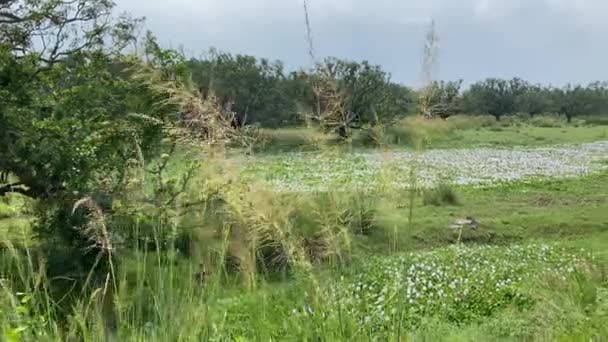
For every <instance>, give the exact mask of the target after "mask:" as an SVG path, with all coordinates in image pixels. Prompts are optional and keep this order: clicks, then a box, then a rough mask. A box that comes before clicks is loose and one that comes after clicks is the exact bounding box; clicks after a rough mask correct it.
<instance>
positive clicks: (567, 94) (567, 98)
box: [553, 85, 592, 122]
mask: <svg viewBox="0 0 608 342" xmlns="http://www.w3.org/2000/svg"><path fill="white" fill-rule="evenodd" d="M553 96H554V101H555V104H556V108H557V112H558V113H559V114H562V115H564V116H565V117H566V119H567V120H568V122H572V118H573V117H574V116H575V115H581V114H587V113H588V111H589V110H591V109H592V103H591V98H590V94H589V91H588V90H587V89H585V88H584V87H582V86H580V85H577V86H572V85H567V86H565V87H564V88H562V89H555V90H554V91H553Z"/></svg>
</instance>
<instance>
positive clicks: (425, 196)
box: [422, 183, 459, 206]
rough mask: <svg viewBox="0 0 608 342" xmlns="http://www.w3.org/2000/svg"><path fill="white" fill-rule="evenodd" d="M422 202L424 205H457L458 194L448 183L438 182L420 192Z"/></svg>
mask: <svg viewBox="0 0 608 342" xmlns="http://www.w3.org/2000/svg"><path fill="white" fill-rule="evenodd" d="M422 202H423V203H424V205H434V206H441V205H457V204H458V203H459V200H458V196H457V195H456V193H455V192H454V189H453V188H452V186H451V185H450V184H447V183H440V184H439V185H437V187H435V188H432V189H425V190H423V192H422Z"/></svg>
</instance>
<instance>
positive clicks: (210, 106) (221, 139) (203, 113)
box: [134, 63, 239, 148]
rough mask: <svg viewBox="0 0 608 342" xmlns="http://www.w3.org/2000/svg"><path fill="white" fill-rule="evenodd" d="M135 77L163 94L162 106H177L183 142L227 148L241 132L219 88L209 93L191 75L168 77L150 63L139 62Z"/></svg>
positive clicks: (160, 94) (177, 119)
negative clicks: (220, 99)
mask: <svg viewBox="0 0 608 342" xmlns="http://www.w3.org/2000/svg"><path fill="white" fill-rule="evenodd" d="M134 75H135V76H134V77H135V78H137V79H140V80H141V81H142V83H143V84H145V85H146V86H148V87H149V88H150V89H152V90H153V91H155V92H156V93H158V94H159V97H161V99H162V100H160V101H159V103H158V105H159V106H170V107H174V108H176V112H177V113H176V114H177V118H176V121H177V122H178V125H177V128H180V129H179V132H180V136H181V140H182V142H185V143H192V142H196V143H197V144H200V143H201V142H204V143H205V144H207V145H208V146H212V147H219V148H223V147H225V146H226V144H228V143H229V142H230V141H232V140H234V139H236V138H237V137H238V136H239V132H238V131H237V130H236V129H235V128H233V127H232V125H231V124H232V122H233V121H234V113H229V112H227V111H225V110H224V109H223V108H222V106H221V104H220V102H219V99H218V97H217V96H216V95H215V92H214V91H213V90H211V91H210V92H209V93H208V94H207V96H206V97H205V96H203V94H202V93H201V92H200V91H199V90H198V89H196V87H194V85H193V83H192V80H191V78H189V77H177V76H172V77H166V76H165V75H163V74H162V73H161V72H160V71H159V70H157V69H155V68H153V67H151V66H150V65H146V64H142V63H138V64H136V66H135V72H134Z"/></svg>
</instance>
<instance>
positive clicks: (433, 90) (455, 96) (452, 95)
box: [418, 80, 462, 119]
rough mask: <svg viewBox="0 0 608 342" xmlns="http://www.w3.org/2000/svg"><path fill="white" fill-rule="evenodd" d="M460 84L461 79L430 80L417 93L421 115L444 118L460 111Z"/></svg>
mask: <svg viewBox="0 0 608 342" xmlns="http://www.w3.org/2000/svg"><path fill="white" fill-rule="evenodd" d="M461 86H462V80H459V81H449V82H445V81H439V82H437V81H434V82H431V83H430V84H429V85H428V86H427V87H425V88H424V89H422V90H421V92H420V95H419V104H418V105H419V107H420V112H421V113H422V115H424V116H426V117H431V118H432V117H440V118H442V119H446V118H448V117H450V116H452V115H455V114H457V113H458V112H460V110H461V108H460V102H461V101H460V87H461Z"/></svg>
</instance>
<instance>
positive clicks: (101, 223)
mask: <svg viewBox="0 0 608 342" xmlns="http://www.w3.org/2000/svg"><path fill="white" fill-rule="evenodd" d="M81 208H83V209H85V210H86V211H87V214H86V216H87V218H88V220H87V223H86V224H85V225H84V227H82V230H81V232H80V233H81V234H82V235H83V236H84V237H86V238H87V239H88V240H89V241H90V242H91V245H90V246H89V247H88V248H87V249H88V250H92V249H95V248H97V249H99V250H101V251H103V252H104V253H107V254H108V255H110V254H112V253H113V252H114V246H113V244H112V239H111V238H110V234H109V232H108V229H107V227H106V218H105V214H104V213H103V210H102V209H101V208H100V207H99V205H97V203H95V201H94V200H93V199H92V198H91V197H84V198H81V199H80V200H78V201H76V203H74V206H73V207H72V215H74V214H75V213H76V212H77V211H78V209H81Z"/></svg>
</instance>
